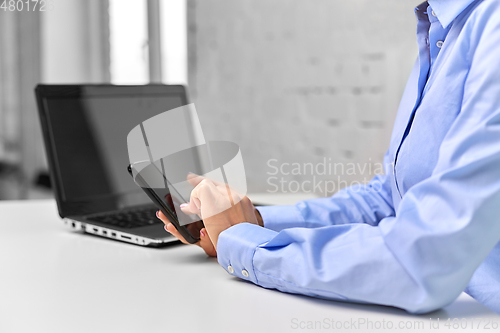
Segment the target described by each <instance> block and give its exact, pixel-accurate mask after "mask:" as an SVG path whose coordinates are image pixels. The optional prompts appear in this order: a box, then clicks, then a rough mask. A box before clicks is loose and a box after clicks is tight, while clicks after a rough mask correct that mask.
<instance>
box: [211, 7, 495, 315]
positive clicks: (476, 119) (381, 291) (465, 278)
mask: <svg viewBox="0 0 500 333" xmlns="http://www.w3.org/2000/svg"><path fill="white" fill-rule="evenodd" d="M415 12H416V16H417V19H418V22H417V41H418V46H419V58H418V60H417V62H416V64H415V67H414V68H413V71H412V73H411V76H410V78H409V81H408V84H407V87H406V89H405V92H404V95H403V97H402V100H401V104H400V107H399V111H398V114H397V117H396V121H395V125H394V129H393V133H392V138H391V142H390V146H389V149H388V151H387V153H386V155H385V157H384V164H385V166H386V168H385V169H386V170H385V175H381V176H377V177H375V178H374V179H372V180H371V182H370V183H369V184H367V185H360V186H354V187H349V188H346V189H343V190H341V191H339V192H338V193H337V194H335V195H334V196H332V197H330V198H321V199H315V200H307V201H302V202H299V203H297V204H296V205H294V206H274V207H261V208H259V211H260V213H261V215H262V218H263V220H264V225H265V228H262V227H259V226H256V225H253V224H248V223H242V224H238V225H236V226H233V227H231V228H229V229H227V230H225V231H224V232H222V233H221V235H220V238H219V241H218V261H219V263H220V264H221V265H222V267H224V268H225V269H226V270H228V271H229V272H232V274H233V275H235V276H238V277H240V278H242V279H245V280H249V281H252V282H253V283H255V284H258V285H260V286H262V287H265V288H273V289H278V290H281V291H284V292H289V293H297V294H304V295H309V296H314V297H321V298H328V299H336V300H346V301H352V302H362V303H376V304H384V305H390V306H396V307H399V308H403V309H405V310H407V311H409V312H412V313H423V312H428V311H432V310H435V309H438V308H441V307H443V306H445V305H447V304H449V303H451V302H452V301H454V300H455V299H456V298H457V297H458V295H459V294H460V293H461V292H462V291H464V290H465V291H466V292H467V293H469V294H470V295H471V296H472V297H474V298H476V299H477V300H478V301H479V302H482V303H483V304H485V305H486V306H488V307H489V308H491V309H493V310H494V311H496V312H498V313H500V243H499V242H500V1H497V0H476V1H473V0H429V1H428V3H427V2H426V3H423V4H421V5H420V6H418V7H417V8H416V10H415ZM395 28H397V27H395ZM228 267H229V268H228Z"/></svg>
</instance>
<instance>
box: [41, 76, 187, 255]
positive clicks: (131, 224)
mask: <svg viewBox="0 0 500 333" xmlns="http://www.w3.org/2000/svg"><path fill="white" fill-rule="evenodd" d="M35 94H36V98H37V102H38V111H39V115H40V121H41V126H42V132H43V137H44V143H45V149H46V154H47V159H48V164H49V169H50V176H51V181H52V187H53V189H54V194H55V198H56V201H57V207H58V210H59V215H60V216H61V218H62V219H63V222H64V224H65V225H67V226H68V227H70V228H72V229H74V230H76V231H80V232H84V233H88V234H92V235H97V236H101V237H106V238H111V239H114V240H118V241H123V242H128V243H133V244H137V245H141V246H155V247H157V246H162V245H165V244H168V243H171V242H175V241H177V239H176V238H175V237H173V236H171V235H170V234H169V233H167V232H166V231H165V230H164V229H163V223H162V222H161V221H160V220H158V219H157V218H156V215H155V214H156V210H157V209H156V208H155V206H154V205H153V204H152V203H151V200H150V199H149V198H148V197H147V195H146V194H145V193H144V192H143V191H142V190H141V189H140V188H139V187H138V186H137V185H136V184H135V183H134V181H133V179H132V177H131V176H130V175H129V173H128V170H127V166H128V164H129V158H128V151H127V134H128V133H129V132H130V130H132V129H133V128H134V127H135V126H137V125H138V124H140V123H141V122H143V121H144V120H146V119H149V118H151V117H153V116H155V115H157V114H160V113H163V112H165V111H167V110H171V109H174V108H176V107H179V106H183V105H186V104H188V98H187V94H186V89H185V87H183V86H180V85H156V84H155V85H143V86H117V85H38V86H37V87H36V89H35Z"/></svg>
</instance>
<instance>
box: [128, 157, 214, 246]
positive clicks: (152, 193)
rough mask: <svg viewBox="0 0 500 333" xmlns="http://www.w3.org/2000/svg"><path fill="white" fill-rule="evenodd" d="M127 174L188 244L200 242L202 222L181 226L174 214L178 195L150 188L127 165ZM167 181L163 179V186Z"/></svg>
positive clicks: (178, 201)
mask: <svg viewBox="0 0 500 333" xmlns="http://www.w3.org/2000/svg"><path fill="white" fill-rule="evenodd" d="M127 170H128V173H129V174H130V176H132V178H133V179H134V182H135V183H136V184H137V185H138V186H139V187H140V188H142V190H143V191H144V192H145V193H146V195H147V196H148V197H149V198H150V199H151V201H152V202H153V203H154V204H155V206H156V207H157V208H158V209H159V210H160V211H161V212H162V213H163V214H164V215H165V216H166V217H168V219H169V220H170V222H171V223H172V224H173V225H174V227H175V229H177V231H178V232H179V233H180V234H181V235H182V237H184V239H185V240H186V241H187V242H188V243H190V244H195V243H197V242H198V241H199V240H200V230H201V229H203V228H204V227H205V225H204V224H203V221H202V220H198V221H195V222H192V223H189V224H185V225H181V224H180V222H179V218H178V217H177V214H176V213H175V206H174V205H176V206H178V205H180V203H181V202H180V200H179V199H182V198H177V196H178V195H175V194H174V196H172V194H171V193H170V191H169V189H168V186H163V187H160V186H158V187H150V186H148V182H146V180H145V179H144V178H143V177H142V175H141V173H137V174H135V175H134V173H133V172H132V166H131V165H129V166H128V168H127ZM166 182H167V180H166V179H165V184H166Z"/></svg>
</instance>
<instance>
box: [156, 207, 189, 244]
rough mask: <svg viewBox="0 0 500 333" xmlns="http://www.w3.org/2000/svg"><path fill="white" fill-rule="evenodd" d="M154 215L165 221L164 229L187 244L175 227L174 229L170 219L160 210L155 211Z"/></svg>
mask: <svg viewBox="0 0 500 333" xmlns="http://www.w3.org/2000/svg"><path fill="white" fill-rule="evenodd" d="M156 217H158V218H159V219H160V220H161V221H162V222H163V223H165V231H167V232H169V233H171V234H172V235H173V236H174V237H176V238H177V239H179V240H180V241H181V242H183V243H184V244H189V243H188V242H187V241H186V240H185V239H184V237H182V235H181V234H180V233H179V232H178V231H177V229H175V227H174V225H173V224H172V223H170V220H169V219H168V218H167V217H166V216H165V215H164V214H163V213H162V212H161V211H160V210H159V211H157V212H156Z"/></svg>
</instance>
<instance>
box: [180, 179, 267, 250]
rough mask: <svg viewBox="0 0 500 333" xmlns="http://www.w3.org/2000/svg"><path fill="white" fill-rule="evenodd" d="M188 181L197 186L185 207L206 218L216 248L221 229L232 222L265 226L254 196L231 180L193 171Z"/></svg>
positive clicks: (183, 209) (229, 225) (227, 226)
mask: <svg viewBox="0 0 500 333" xmlns="http://www.w3.org/2000/svg"><path fill="white" fill-rule="evenodd" d="M188 181H189V183H190V184H191V185H192V186H193V187H194V189H193V190H192V191H191V198H190V201H189V203H187V204H182V205H181V206H180V207H181V210H182V211H183V212H184V213H185V214H188V215H190V214H197V215H198V216H199V217H200V218H201V219H202V220H203V223H204V224H205V228H206V230H207V232H208V236H209V238H210V240H211V241H212V244H213V246H214V248H215V251H216V249H217V242H218V239H219V235H220V233H221V232H223V231H224V230H226V229H228V228H230V227H231V226H233V225H236V224H239V223H243V222H247V223H253V224H257V225H260V226H263V224H262V219H261V217H260V214H259V213H258V211H257V210H256V209H255V207H254V206H253V204H252V202H251V201H250V199H248V197H246V196H242V195H240V194H239V193H237V192H236V191H235V190H234V189H232V188H230V187H229V186H228V185H227V184H224V183H219V182H215V181H212V180H210V179H208V178H205V177H202V176H198V175H195V174H192V173H190V174H189V175H188ZM202 247H203V246H202ZM205 251H206V250H205Z"/></svg>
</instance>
